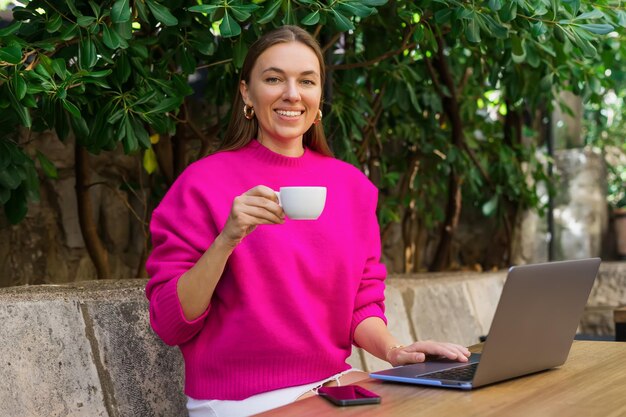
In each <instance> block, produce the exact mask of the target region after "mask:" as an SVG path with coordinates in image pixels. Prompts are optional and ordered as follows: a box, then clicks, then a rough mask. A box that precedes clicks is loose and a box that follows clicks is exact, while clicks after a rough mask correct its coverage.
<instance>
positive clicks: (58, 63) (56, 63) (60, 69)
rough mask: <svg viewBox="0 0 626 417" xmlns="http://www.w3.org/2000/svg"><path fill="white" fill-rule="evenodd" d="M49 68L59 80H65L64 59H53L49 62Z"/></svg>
mask: <svg viewBox="0 0 626 417" xmlns="http://www.w3.org/2000/svg"><path fill="white" fill-rule="evenodd" d="M50 67H51V68H52V71H54V73H55V74H56V75H58V76H59V78H60V79H62V80H65V79H66V78H67V69H66V68H65V59H63V58H56V59H53V60H52V61H51V62H50Z"/></svg>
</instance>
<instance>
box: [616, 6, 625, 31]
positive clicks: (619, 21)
mask: <svg viewBox="0 0 626 417" xmlns="http://www.w3.org/2000/svg"><path fill="white" fill-rule="evenodd" d="M616 15H617V24H618V25H620V26H621V27H623V28H626V12H625V11H624V10H618V11H617V13H616Z"/></svg>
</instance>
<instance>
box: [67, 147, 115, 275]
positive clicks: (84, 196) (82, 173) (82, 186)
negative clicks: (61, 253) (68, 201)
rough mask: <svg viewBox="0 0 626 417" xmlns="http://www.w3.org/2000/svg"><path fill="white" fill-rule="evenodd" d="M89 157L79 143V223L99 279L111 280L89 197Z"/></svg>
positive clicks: (76, 166) (76, 154)
mask: <svg viewBox="0 0 626 417" xmlns="http://www.w3.org/2000/svg"><path fill="white" fill-rule="evenodd" d="M88 158H89V155H88V154H87V150H86V149H85V148H83V147H82V146H81V145H80V144H79V143H76V144H75V149H74V170H75V173H76V202H77V204H78V222H79V224H80V230H81V232H82V235H83V239H84V241H85V246H86V248H87V252H88V253H89V257H90V258H91V261H92V262H93V264H94V266H95V268H96V274H97V276H98V279H104V278H110V276H111V271H110V269H109V253H108V251H107V250H106V248H105V247H104V245H103V244H102V240H101V239H100V236H98V229H97V226H96V222H95V219H94V216H93V205H92V202H91V196H90V195H89V181H90V177H91V175H90V168H89V159H88Z"/></svg>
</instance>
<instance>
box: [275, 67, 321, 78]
mask: <svg viewBox="0 0 626 417" xmlns="http://www.w3.org/2000/svg"><path fill="white" fill-rule="evenodd" d="M266 72H277V73H279V74H285V71H284V70H282V69H280V68H277V67H269V68H266V69H264V70H263V73H266ZM300 75H317V76H319V74H318V73H317V71H314V70H308V71H302V72H301V73H300Z"/></svg>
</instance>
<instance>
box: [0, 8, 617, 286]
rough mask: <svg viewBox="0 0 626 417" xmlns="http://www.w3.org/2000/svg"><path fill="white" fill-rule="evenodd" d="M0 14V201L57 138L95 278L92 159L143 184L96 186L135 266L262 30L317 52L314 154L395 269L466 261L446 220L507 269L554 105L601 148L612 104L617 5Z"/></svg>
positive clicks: (27, 184) (36, 173)
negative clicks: (137, 236)
mask: <svg viewBox="0 0 626 417" xmlns="http://www.w3.org/2000/svg"><path fill="white" fill-rule="evenodd" d="M12 12H13V19H14V20H13V22H12V23H10V24H9V25H8V26H5V27H3V28H2V29H0V108H1V109H2V111H1V112H0V204H2V205H3V207H4V211H5V215H6V218H7V219H8V220H9V221H10V222H11V223H13V224H17V223H19V222H20V221H21V220H22V219H23V218H24V216H26V213H27V211H28V207H29V206H28V204H29V202H36V201H37V200H38V198H39V189H40V188H39V187H40V184H42V182H46V181H54V180H55V179H56V178H58V171H57V167H56V166H55V165H54V163H53V162H51V161H50V159H49V158H48V157H47V156H46V154H45V152H43V151H42V148H40V147H38V145H37V144H36V143H35V142H33V141H32V135H35V134H37V132H45V131H49V130H52V131H54V132H56V135H57V136H58V139H59V140H61V141H64V142H72V143H75V155H74V159H75V161H74V162H75V163H74V169H75V174H76V178H77V180H76V181H77V183H76V201H77V204H78V214H79V222H80V226H81V230H82V234H83V237H84V240H85V245H86V247H87V250H88V251H89V255H90V257H91V259H92V261H93V263H94V265H95V267H96V271H97V274H98V276H99V277H101V278H104V277H109V276H110V269H109V267H110V259H109V256H108V255H109V252H110V248H107V245H106V244H105V243H104V242H103V239H102V233H103V231H102V226H101V225H100V224H98V222H97V219H95V218H94V216H93V208H92V207H91V199H90V194H91V193H92V192H93V190H94V188H97V187H98V186H103V185H104V186H107V184H101V183H99V182H98V181H97V180H94V179H93V178H94V176H93V174H94V173H96V174H97V172H96V171H97V168H95V167H94V163H93V161H94V155H95V156H96V158H97V157H98V156H102V155H105V154H108V153H115V152H120V151H123V153H125V154H127V155H131V156H134V157H136V158H139V159H140V161H141V165H142V170H143V172H135V173H134V174H133V176H132V178H126V177H124V178H122V179H121V180H120V181H119V183H118V184H116V185H115V187H117V189H118V190H123V191H126V192H129V193H130V194H131V195H133V196H134V198H136V199H138V200H141V203H142V207H143V208H142V210H141V212H138V213H135V215H136V216H137V217H138V218H139V220H140V222H141V224H142V228H143V233H144V235H145V247H146V250H145V251H144V252H145V253H144V257H145V254H146V253H147V251H148V250H149V248H148V243H147V242H148V236H147V228H146V225H147V223H148V221H149V213H150V211H151V209H152V208H153V207H154V206H155V204H156V203H157V202H158V200H159V198H160V196H162V195H163V193H164V192H165V191H166V190H167V187H168V186H169V185H170V184H171V183H172V182H173V181H174V179H175V178H176V176H177V175H178V174H179V173H180V172H181V171H182V170H183V169H184V168H185V166H187V165H188V164H189V163H190V162H191V161H193V160H196V159H198V158H200V157H202V156H203V155H205V154H207V153H209V152H211V150H213V149H215V146H216V144H217V143H219V140H220V137H221V134H222V133H223V131H224V128H225V124H226V121H227V120H228V115H229V111H230V109H229V108H228V104H229V103H230V101H231V98H232V94H233V92H234V91H236V90H235V87H236V85H235V84H236V81H237V71H238V68H239V67H240V66H241V64H242V61H243V57H244V56H245V53H246V51H247V48H248V46H249V45H250V44H251V43H252V42H253V41H254V40H255V39H256V38H257V37H258V35H259V34H261V33H263V32H265V31H267V30H270V29H271V28H273V27H276V26H278V25H281V24H298V25H301V26H303V27H305V28H307V29H309V30H310V31H311V32H312V33H313V34H314V35H315V36H316V37H317V39H318V40H319V41H320V44H321V45H322V47H323V49H324V51H325V54H326V59H327V64H328V65H329V77H328V81H327V85H326V86H325V94H324V95H325V102H324V110H325V111H324V114H325V115H326V116H325V118H324V125H325V128H326V131H327V134H328V137H329V140H330V142H331V145H332V147H333V148H334V150H335V152H336V154H337V156H338V157H340V158H342V159H344V160H347V161H349V162H351V163H353V164H355V165H357V166H358V167H360V168H361V169H362V170H363V171H364V172H365V173H366V174H367V175H368V176H369V177H370V178H371V179H372V181H373V182H374V183H375V184H376V185H377V186H378V187H379V189H380V190H381V194H380V195H381V201H380V206H379V217H380V222H381V226H382V230H381V231H382V236H383V241H384V242H390V241H391V240H394V241H395V242H396V244H395V246H394V247H393V250H394V251H395V252H396V253H398V252H400V253H401V257H402V262H401V267H400V268H399V269H400V270H401V271H403V272H414V271H418V270H422V269H425V268H426V269H431V270H441V269H445V268H448V267H450V266H451V265H453V264H455V263H457V264H458V263H464V262H466V261H467V260H465V259H463V256H462V254H461V251H460V250H459V248H455V245H454V238H455V234H456V233H457V230H458V226H459V222H460V221H462V215H466V216H469V217H470V218H472V219H482V220H481V221H483V222H485V224H487V225H489V227H490V228H491V230H492V232H493V241H494V242H496V243H497V245H494V246H492V247H496V248H498V250H496V251H491V252H490V253H484V254H482V255H479V256H478V262H479V263H480V264H481V266H482V268H491V267H494V266H503V265H507V264H508V263H509V260H510V256H511V243H512V242H513V241H514V239H515V225H516V223H517V220H518V218H519V215H520V213H521V212H522V211H523V210H525V209H528V208H535V209H538V210H539V211H540V212H541V211H543V210H544V209H545V206H544V203H543V202H542V200H541V199H540V198H539V196H538V187H540V186H542V184H543V185H545V186H547V187H548V189H549V188H550V182H549V179H548V177H547V174H546V172H547V171H546V168H545V165H546V161H548V163H549V161H550V159H549V156H548V158H547V159H546V158H545V157H544V156H545V155H546V153H547V151H546V145H547V144H549V134H550V125H549V115H550V112H551V109H552V106H553V105H554V103H555V101H554V99H555V97H557V94H558V92H559V91H562V90H570V91H572V92H574V93H575V94H577V95H579V96H581V97H582V98H583V100H584V102H585V104H586V105H587V107H588V109H589V113H588V114H589V116H588V120H589V129H588V131H589V132H590V133H589V137H590V139H589V141H590V143H591V142H593V143H594V144H595V145H596V146H599V147H600V148H602V147H603V146H604V142H602V140H609V139H608V138H609V137H608V136H604V139H603V135H602V134H601V133H602V132H603V131H604V130H603V127H602V126H604V124H605V123H604V122H605V120H604V119H602V118H603V117H605V116H603V115H604V114H605V113H603V112H605V110H606V101H605V97H606V95H607V94H609V93H611V94H615V95H617V96H618V97H620V98H621V99H622V100H623V96H624V68H625V66H624V48H625V47H624V45H623V44H624V42H622V40H623V39H624V37H623V35H624V27H626V12H625V9H624V6H623V5H622V3H621V2H619V1H610V0H604V1H597V2H593V3H592V2H586V1H580V0H512V1H502V0H489V1H455V0H424V1H401V0H397V1H393V0H392V1H387V0H329V1H317V0H255V1H252V2H250V1H242V0H220V1H183V0H163V1H158V0H115V1H102V2H95V1H84V0H68V1H66V2H51V1H48V0H33V1H29V2H24V3H23V4H22V5H20V6H16V7H14V8H13V9H12ZM235 111H238V110H237V109H235ZM618 111H619V110H618ZM609 136H610V140H612V141H614V142H615V141H616V142H615V143H616V144H617V145H616V146H618V147H619V146H622V143H623V141H622V142H621V143H620V139H619V137H617V139H616V136H615V135H613V134H611V135H609ZM108 186H110V184H109V185H108ZM618 187H619V184H618ZM140 264H141V262H140ZM138 270H139V271H140V270H141V268H140V267H139V268H138ZM138 274H141V272H138Z"/></svg>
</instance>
